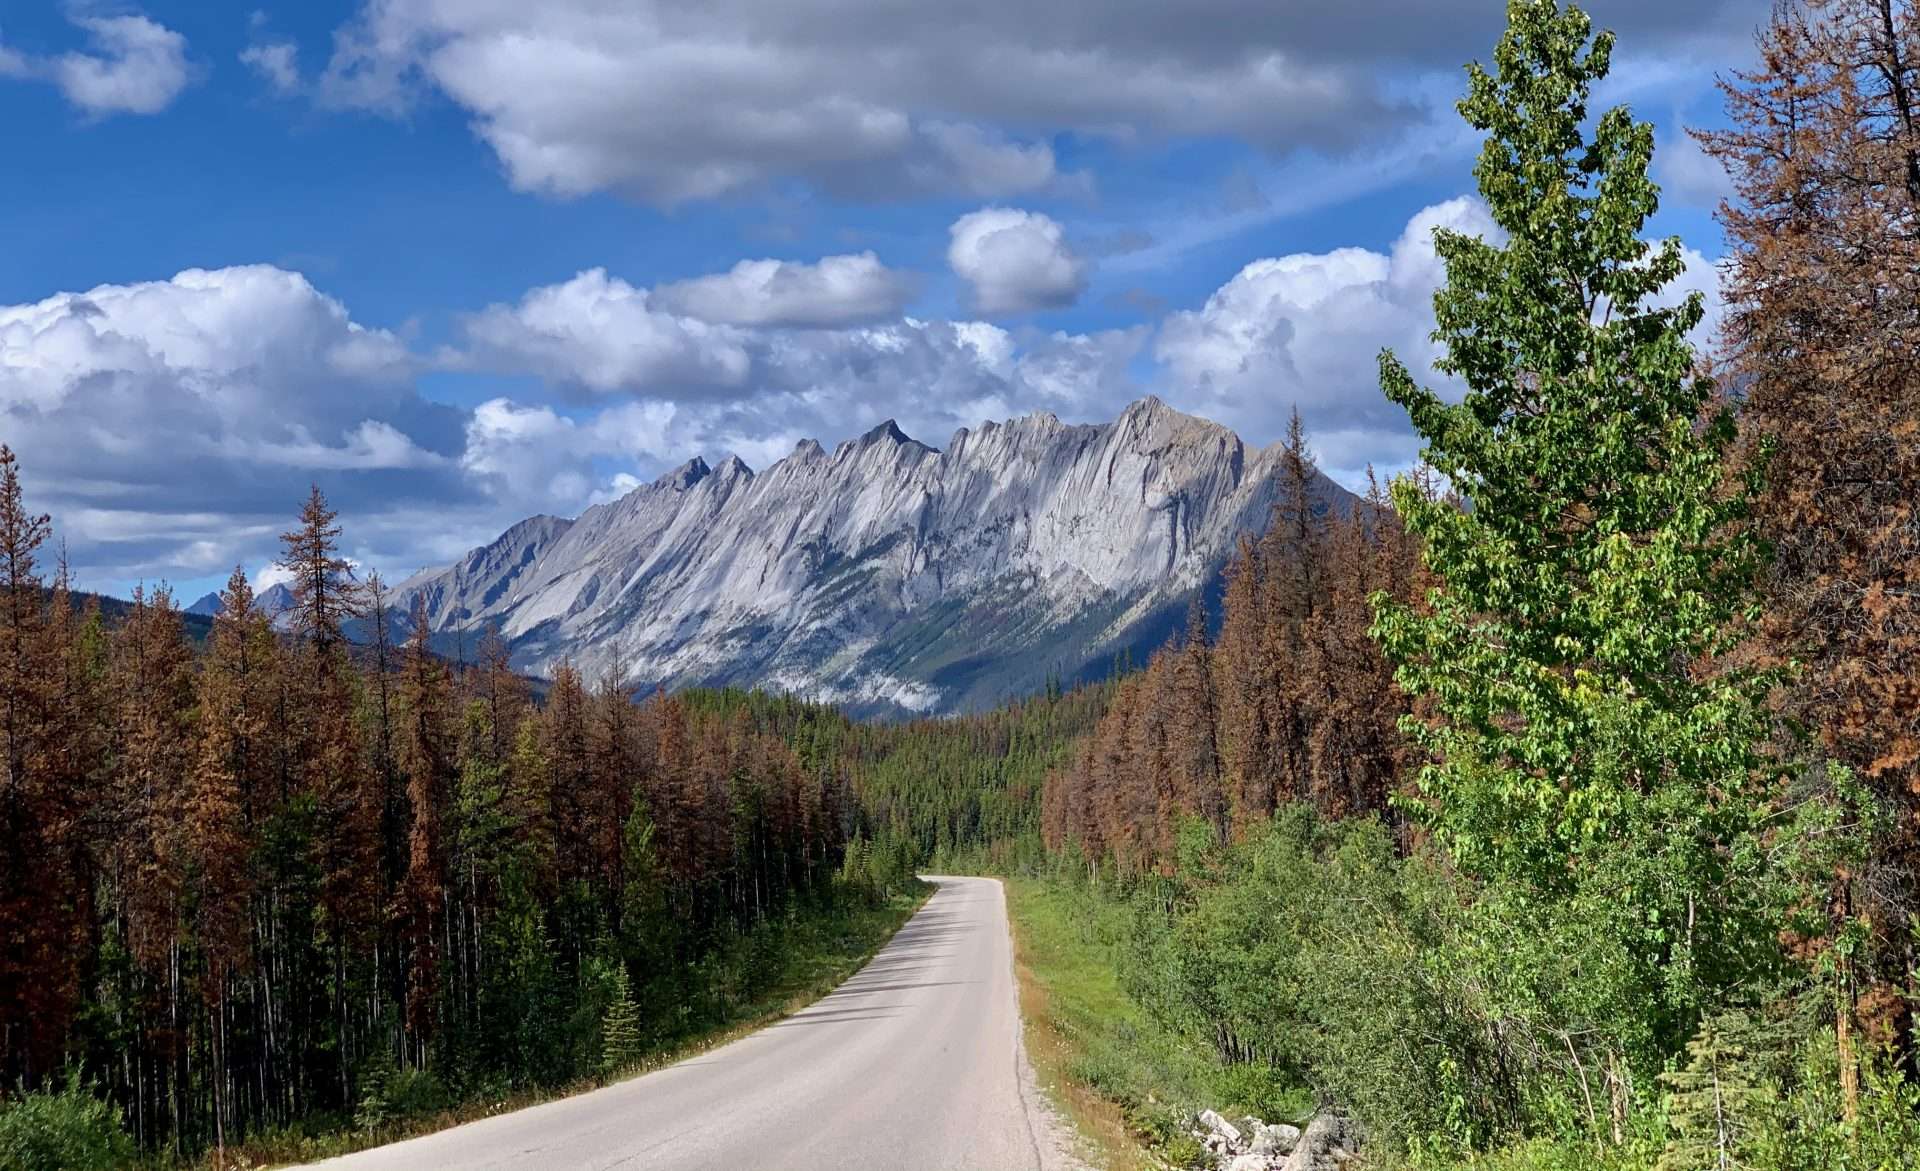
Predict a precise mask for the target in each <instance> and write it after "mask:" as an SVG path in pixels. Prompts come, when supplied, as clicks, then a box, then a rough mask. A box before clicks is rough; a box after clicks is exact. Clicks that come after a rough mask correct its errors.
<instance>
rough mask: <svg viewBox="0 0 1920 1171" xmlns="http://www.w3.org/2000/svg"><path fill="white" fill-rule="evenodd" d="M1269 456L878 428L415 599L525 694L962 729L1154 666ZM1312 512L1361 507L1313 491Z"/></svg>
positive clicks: (1163, 439) (522, 537) (675, 490)
mask: <svg viewBox="0 0 1920 1171" xmlns="http://www.w3.org/2000/svg"><path fill="white" fill-rule="evenodd" d="M1280 463H1281V461H1280V451H1279V449H1278V448H1277V447H1273V448H1267V449H1264V450H1253V449H1249V448H1248V447H1247V446H1246V445H1244V444H1243V443H1242V442H1241V441H1240V439H1239V438H1238V437H1237V436H1236V435H1234V434H1233V432H1231V431H1229V430H1227V429H1226V428H1225V427H1222V426H1219V425H1218V424H1215V423H1211V422H1207V421H1205V420H1202V419H1197V418H1194V417H1192V416H1189V415H1184V414H1181V413H1180V412H1178V411H1175V410H1173V409H1171V408H1169V407H1167V406H1166V405H1165V404H1163V403H1161V402H1160V401H1159V400H1158V399H1154V398H1146V399H1142V400H1141V401H1139V402H1137V403H1135V404H1133V405H1132V406H1130V407H1128V408H1127V410H1126V411H1125V412H1124V413H1123V414H1122V415H1121V416H1120V417H1119V418H1118V419H1116V420H1115V421H1113V422H1111V423H1105V424H1099V425H1068V424H1065V423H1062V422H1061V421H1060V420H1059V419H1057V418H1055V417H1054V416H1053V415H1051V414H1044V413H1042V414H1033V415H1028V416H1026V417H1024V418H1019V419H1014V420H1011V421H1008V422H1005V423H987V424H985V425H983V426H981V427H979V428H978V429H973V430H969V429H962V430H961V431H959V432H957V433H956V434H955V435H954V436H953V438H952V440H951V441H950V442H949V443H948V444H947V446H946V447H945V448H944V449H936V448H933V447H929V446H927V445H926V444H924V443H921V442H919V441H917V440H914V439H911V438H909V437H907V436H906V435H904V434H902V433H901V431H900V429H899V428H898V427H896V426H894V425H893V424H892V423H886V424H883V425H882V426H880V427H876V428H875V429H874V430H872V431H870V432H868V433H867V434H865V435H863V436H861V437H860V438H858V439H854V440H849V441H847V442H845V443H842V444H840V445H839V446H838V447H837V448H835V449H834V450H833V451H831V452H828V451H826V450H824V449H823V448H822V447H821V446H820V445H819V444H818V443H816V442H814V441H812V440H807V441H804V442H802V443H801V444H800V445H799V446H798V447H796V448H795V449H794V451H793V453H792V454H791V455H789V456H787V457H786V458H785V459H782V460H780V461H779V462H777V463H775V464H774V465H773V466H772V467H769V468H767V469H766V470H765V471H763V472H760V473H758V474H756V473H755V472H754V471H753V470H752V469H750V468H748V467H747V466H746V465H745V464H744V463H742V462H741V461H740V460H739V459H737V458H728V459H726V460H724V461H723V462H721V463H720V465H719V466H718V467H711V468H710V467H708V466H707V464H706V463H704V462H703V461H701V460H698V459H695V460H692V461H690V462H688V463H686V464H684V465H682V466H681V467H679V468H677V469H675V470H674V471H673V472H671V473H669V474H667V475H665V476H662V477H661V478H660V479H658V480H656V481H654V482H653V483H651V484H648V485H646V486H644V487H641V488H638V489H635V490H634V491H633V492H631V493H629V494H628V495H626V496H624V497H622V498H620V499H619V500H615V501H612V502H611V503H608V504H603V505H600V506H597V507H595V508H591V509H589V510H587V511H586V512H585V513H584V514H582V515H581V516H580V517H579V518H578V519H576V520H571V521H569V520H564V519H561V518H557V517H550V516H538V517H533V518H531V519H529V520H525V521H522V522H520V523H519V524H517V525H515V526H514V527H513V528H511V529H508V530H507V531H506V532H505V533H503V534H501V536H500V538H499V539H498V540H496V541H494V542H493V543H491V544H489V545H486V546H483V547H481V548H478V549H475V550H473V551H472V552H470V553H469V554H467V556H466V557H464V558H462V559H461V560H460V561H459V562H458V563H457V564H455V565H452V566H449V567H446V568H444V569H438V570H431V571H427V572H424V573H421V574H417V575H415V576H414V577H413V578H410V579H408V580H407V581H406V582H403V583H401V585H400V586H399V587H397V590H396V594H397V597H396V608H397V609H398V610H399V611H400V612H401V613H404V612H405V609H406V606H407V604H408V603H409V601H410V599H411V596H412V595H413V594H414V593H419V594H420V595H422V596H423V597H424V599H425V602H426V608H427V613H428V617H429V620H430V621H431V623H432V624H433V628H434V629H435V631H437V632H440V636H441V637H442V638H444V637H447V636H449V635H454V634H457V635H458V637H459V638H460V640H461V641H462V642H463V643H465V644H466V645H468V646H471V645H472V641H473V640H474V639H476V638H477V637H478V635H479V633H480V632H481V631H482V630H484V629H485V628H486V627H488V626H489V625H495V626H497V627H498V628H499V630H500V631H501V633H502V635H503V637H504V638H505V639H506V640H507V642H508V645H509V646H510V647H511V650H512V654H513V658H514V662H515V664H516V666H518V667H520V668H521V669H522V670H525V671H528V672H531V673H534V674H547V673H549V672H551V670H552V669H553V667H554V666H555V665H557V664H558V663H560V662H561V661H563V660H571V661H572V662H573V663H574V664H576V665H577V666H579V667H580V668H582V669H583V670H584V671H585V672H586V673H587V674H588V676H589V677H590V678H591V677H596V676H598V675H599V674H601V673H603V672H605V671H607V670H610V669H612V670H618V671H619V672H620V673H622V674H623V675H624V676H625V677H626V678H627V679H628V680H630V681H631V682H633V683H635V684H638V685H641V686H654V685H661V686H667V687H677V686H687V685H694V684H703V685H729V684H733V685H740V686H757V687H761V688H766V689H770V690H784V691H791V692H794V693H797V694H802V695H806V696H810V697H813V698H818V699H824V700H831V701H834V702H838V703H841V704H844V705H847V706H849V707H851V708H854V709H857V710H865V711H869V712H890V713H894V714H907V713H932V712H952V711H962V710H972V709H975V708H978V707H981V706H984V705H988V704H991V703H993V702H996V701H998V700H1000V699H1003V698H1006V697H1007V696H1010V695H1016V694H1022V693H1027V692H1031V691H1034V690H1037V689H1039V688H1040V687H1042V686H1044V685H1045V683H1046V681H1047V680H1048V679H1049V678H1056V677H1057V678H1062V679H1067V680H1071V679H1073V678H1075V677H1078V676H1080V675H1082V674H1085V673H1089V672H1100V671H1104V670H1106V669H1107V668H1108V666H1109V665H1110V664H1111V663H1112V661H1113V660H1114V659H1115V657H1116V656H1119V655H1127V654H1130V655H1132V656H1133V657H1135V658H1136V659H1137V658H1141V657H1144V655H1145V654H1146V653H1148V652H1150V651H1151V649H1152V648H1153V647H1155V646H1157V645H1159V644H1160V643H1162V642H1164V641H1165V640H1166V638H1167V637H1168V635H1169V634H1170V633H1171V632H1172V631H1173V630H1174V629H1175V628H1176V627H1177V625H1178V623H1179V622H1180V620H1181V618H1182V616H1183V614H1184V612H1185V608H1186V606H1187V604H1188V601H1189V599H1190V598H1191V597H1192V596H1193V594H1194V593H1195V591H1196V590H1200V589H1202V588H1204V587H1206V586H1208V585H1209V584H1211V583H1213V582H1215V581H1217V571H1218V570H1219V569H1220V567H1221V566H1222V565H1223V564H1224V562H1225V560H1226V558H1227V557H1228V555H1229V554H1230V553H1231V551H1232V549H1233V547H1234V545H1235V542H1236V541H1237V540H1238V538H1239V537H1240V535H1241V534H1243V533H1250V532H1256V531H1258V530H1259V529H1261V528H1262V527H1264V525H1265V522H1266V518H1267V516H1268V515H1269V513H1270V511H1271V508H1272V505H1273V502H1274V499H1275V496H1276V488H1277V482H1278V476H1279V470H1280ZM1316 492H1317V493H1318V504H1319V506H1320V507H1322V508H1331V509H1344V508H1345V507H1346V504H1347V502H1348V501H1349V500H1350V497H1348V496H1347V494H1346V493H1345V492H1344V491H1342V490H1341V489H1340V488H1339V487H1337V486H1336V485H1334V484H1333V483H1332V482H1331V481H1328V480H1325V479H1321V480H1320V481H1319V482H1318V483H1317V485H1316Z"/></svg>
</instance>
